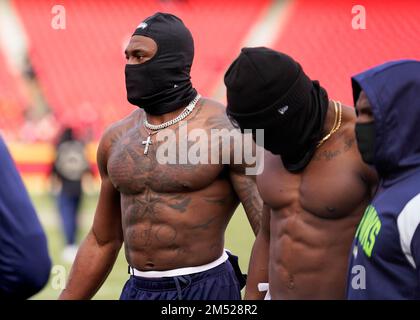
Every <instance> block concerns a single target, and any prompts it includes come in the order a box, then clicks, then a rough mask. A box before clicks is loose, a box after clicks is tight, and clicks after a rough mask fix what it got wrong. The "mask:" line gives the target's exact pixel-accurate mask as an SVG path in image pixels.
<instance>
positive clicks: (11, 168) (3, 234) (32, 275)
mask: <svg viewBox="0 0 420 320" xmlns="http://www.w3.org/2000/svg"><path fill="white" fill-rule="evenodd" d="M50 269H51V260H50V257H49V254H48V246H47V239H46V236H45V233H44V231H43V229H42V227H41V224H40V222H39V220H38V217H37V215H36V212H35V209H34V207H33V205H32V203H31V200H30V198H29V195H28V193H27V191H26V189H25V186H24V184H23V182H22V179H21V177H20V175H19V173H18V171H17V169H16V166H15V164H14V162H13V160H12V158H11V156H10V153H9V151H8V149H7V147H6V145H5V143H4V141H3V139H2V138H1V137H0V298H17V299H27V298H29V297H30V296H32V295H34V294H35V293H37V292H38V291H40V290H41V289H42V288H43V287H44V285H45V284H46V282H47V281H48V278H49V274H50Z"/></svg>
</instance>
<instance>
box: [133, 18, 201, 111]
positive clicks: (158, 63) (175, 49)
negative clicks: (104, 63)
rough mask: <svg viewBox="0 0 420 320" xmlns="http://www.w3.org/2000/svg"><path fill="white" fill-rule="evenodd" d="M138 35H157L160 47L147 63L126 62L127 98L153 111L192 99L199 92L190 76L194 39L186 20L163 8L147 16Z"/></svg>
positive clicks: (168, 108) (164, 109)
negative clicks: (168, 12)
mask: <svg viewBox="0 0 420 320" xmlns="http://www.w3.org/2000/svg"><path fill="white" fill-rule="evenodd" d="M134 35H140V36H145V37H149V38H151V39H153V40H154V41H155V42H156V44H157V47H158V48H157V52H156V54H155V55H154V56H153V57H152V58H151V59H150V60H148V61H146V62H145V63H142V64H135V65H129V64H127V65H126V66H125V84H126V88H127V100H128V101H129V102H130V103H131V104H134V105H136V106H139V107H140V108H143V109H144V110H145V111H146V112H147V113H149V114H153V115H160V114H164V113H168V112H171V111H174V110H176V109H178V108H181V107H184V106H186V105H187V104H188V103H190V102H191V101H192V100H193V99H194V98H195V96H196V95H197V91H196V90H195V89H194V88H193V87H192V84H191V77H190V71H191V65H192V62H193V58H194V42H193V38H192V35H191V33H190V31H189V30H188V29H187V28H186V27H185V25H184V23H183V22H182V21H181V20H180V19H179V18H177V17H176V16H174V15H171V14H167V13H160V12H159V13H156V14H154V15H153V16H151V17H149V18H147V19H146V20H144V21H143V22H142V23H141V24H140V25H139V26H138V27H137V29H136V31H135V32H134V34H133V36H134Z"/></svg>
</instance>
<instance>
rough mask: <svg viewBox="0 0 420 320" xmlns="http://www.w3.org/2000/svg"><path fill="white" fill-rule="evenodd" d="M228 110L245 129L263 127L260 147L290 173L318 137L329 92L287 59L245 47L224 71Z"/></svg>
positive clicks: (301, 163)
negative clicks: (273, 155) (278, 158)
mask: <svg viewBox="0 0 420 320" xmlns="http://www.w3.org/2000/svg"><path fill="white" fill-rule="evenodd" d="M225 84H226V87H227V100H228V105H227V109H226V112H227V114H228V116H229V117H230V118H231V119H232V120H233V122H234V123H237V125H238V126H239V127H240V128H241V130H242V131H244V130H245V129H253V130H255V129H264V148H265V149H267V150H269V151H270V152H272V153H273V154H277V155H280V156H281V158H282V161H283V164H284V166H285V168H286V169H287V170H289V171H290V172H299V171H301V170H303V169H304V168H305V167H306V166H307V164H308V163H309V161H310V160H311V158H312V156H313V154H314V153H315V150H316V146H317V144H318V142H319V140H320V139H321V135H322V131H323V127H324V121H325V115H326V113H327V110H328V95H327V93H326V91H325V90H324V89H323V88H322V87H321V86H320V85H319V82H318V81H311V80H310V79H309V78H308V77H307V76H306V75H305V73H304V72H303V70H302V68H301V66H300V65H299V64H298V63H297V62H296V61H294V60H293V59H292V58H291V57H289V56H287V55H285V54H283V53H280V52H277V51H274V50H271V49H267V48H244V49H242V52H241V54H240V55H239V57H238V58H237V59H236V60H235V61H234V62H233V63H232V65H231V66H230V67H229V69H228V71H227V72H226V75H225Z"/></svg>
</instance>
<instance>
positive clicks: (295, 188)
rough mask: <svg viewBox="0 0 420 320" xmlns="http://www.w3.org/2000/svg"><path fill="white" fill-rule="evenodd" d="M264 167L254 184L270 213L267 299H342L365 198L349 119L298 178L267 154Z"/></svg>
mask: <svg viewBox="0 0 420 320" xmlns="http://www.w3.org/2000/svg"><path fill="white" fill-rule="evenodd" d="M348 112H349V111H348V110H347V113H348ZM352 118H354V117H351V119H352ZM264 164H265V167H264V172H263V174H262V175H261V176H258V177H257V185H258V189H259V191H260V194H261V197H262V199H263V200H264V202H265V203H266V204H267V205H268V206H269V207H270V208H271V217H270V258H269V281H270V292H271V295H272V297H273V299H341V298H344V294H345V284H346V275H347V262H348V261H347V260H348V255H349V252H350V246H351V242H352V240H353V237H354V232H355V229H356V226H357V224H358V223H359V221H360V218H361V215H362V213H363V211H364V208H365V207H366V206H367V204H368V201H369V199H370V196H371V188H370V187H368V185H369V184H368V181H367V178H366V177H365V176H364V169H367V168H364V167H362V165H361V159H360V155H359V153H358V150H357V145H356V141H355V137H354V126H353V120H351V121H350V122H348V123H347V124H346V125H345V126H344V127H342V128H341V130H340V131H338V132H337V133H336V134H335V135H334V136H333V137H332V138H331V139H330V140H329V141H328V143H326V144H324V145H323V146H321V147H320V148H319V149H318V150H317V151H316V153H315V155H314V157H313V159H312V160H311V162H310V163H309V165H308V166H307V167H306V168H305V170H304V171H303V172H301V173H299V174H291V173H289V172H288V171H287V170H286V169H285V168H284V167H283V165H282V162H281V159H280V157H279V156H274V155H273V154H271V153H270V152H266V153H265V163H264Z"/></svg>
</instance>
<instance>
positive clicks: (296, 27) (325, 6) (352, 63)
mask: <svg viewBox="0 0 420 320" xmlns="http://www.w3.org/2000/svg"><path fill="white" fill-rule="evenodd" d="M355 4H359V2H355V1H352V0H340V1H328V0H311V1H305V0H296V1H295V3H294V4H293V8H292V13H291V15H290V17H289V20H288V23H287V24H286V26H285V28H284V30H283V31H282V33H281V35H280V36H279V38H278V40H277V41H276V43H275V45H274V48H275V49H276V50H280V51H282V52H285V53H287V54H289V55H291V56H292V57H294V58H295V59H296V60H298V61H299V62H300V63H301V64H302V66H303V68H304V70H305V72H306V73H307V74H308V75H309V76H310V77H312V78H313V79H319V80H320V82H321V85H323V86H324V87H325V88H326V89H327V90H328V92H329V94H330V96H331V98H333V99H338V100H341V101H343V102H345V103H347V104H350V105H353V99H352V94H351V83H350V77H351V76H352V75H354V74H356V73H358V72H361V71H363V70H365V69H367V68H369V67H373V66H374V65H377V64H380V63H383V62H385V61H388V60H394V59H402V58H412V59H418V60H419V59H420V37H419V30H420V2H419V1H418V0H404V1H389V0H365V1H361V2H360V4H362V5H364V7H365V9H366V30H354V29H353V28H352V18H353V17H354V16H355V14H352V7H353V6H354V5H355Z"/></svg>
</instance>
